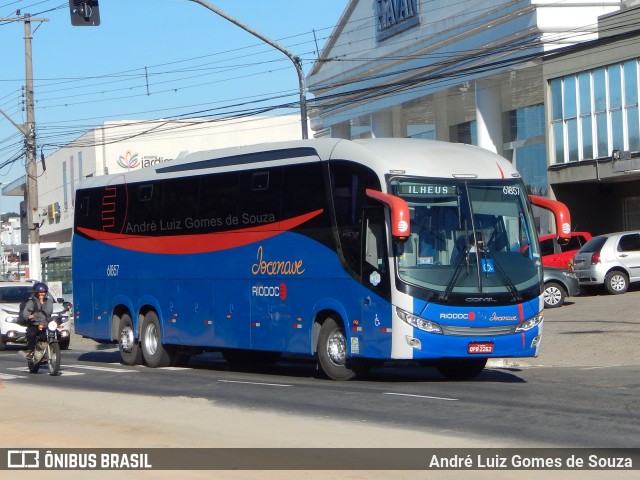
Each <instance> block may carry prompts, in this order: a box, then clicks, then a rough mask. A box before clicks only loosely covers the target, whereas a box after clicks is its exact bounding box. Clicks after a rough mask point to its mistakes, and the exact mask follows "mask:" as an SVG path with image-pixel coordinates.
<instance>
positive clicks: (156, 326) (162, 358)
mask: <svg viewBox="0 0 640 480" xmlns="http://www.w3.org/2000/svg"><path fill="white" fill-rule="evenodd" d="M141 341H142V357H143V358H144V362H145V364H146V365H147V366H148V367H151V368H158V367H168V366H169V365H171V362H172V360H173V356H172V355H171V348H168V347H166V346H164V345H162V335H161V334H160V321H159V320H158V315H157V314H156V312H153V311H151V312H149V313H147V314H146V315H145V316H144V321H143V322H142V331H141Z"/></svg>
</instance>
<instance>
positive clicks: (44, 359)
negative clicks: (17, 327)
mask: <svg viewBox="0 0 640 480" xmlns="http://www.w3.org/2000/svg"><path fill="white" fill-rule="evenodd" d="M59 335H60V332H59V331H58V322H57V321H56V320H55V319H54V320H50V321H49V322H48V323H47V324H46V325H43V324H41V325H38V336H37V340H36V348H35V350H34V352H33V357H32V358H27V365H28V367H29V371H30V372H31V373H38V370H40V367H41V366H44V365H47V366H48V367H49V375H51V376H56V375H58V373H59V372H60V344H59V343H58V340H59V338H58V337H59ZM21 353H23V352H21ZM25 356H26V354H25Z"/></svg>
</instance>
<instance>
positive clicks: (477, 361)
mask: <svg viewBox="0 0 640 480" xmlns="http://www.w3.org/2000/svg"><path fill="white" fill-rule="evenodd" d="M486 365H487V359H486V358H454V359H450V360H442V361H441V362H439V363H438V364H437V365H436V369H437V370H438V372H439V373H440V375H442V376H443V377H444V378H446V379H447V380H470V379H472V378H473V377H476V376H478V375H480V373H481V372H482V370H484V367H485V366H486Z"/></svg>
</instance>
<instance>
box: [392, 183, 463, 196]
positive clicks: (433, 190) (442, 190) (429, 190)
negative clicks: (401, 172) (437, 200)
mask: <svg viewBox="0 0 640 480" xmlns="http://www.w3.org/2000/svg"><path fill="white" fill-rule="evenodd" d="M399 193H400V195H421V196H429V197H439V196H443V197H446V196H451V195H456V194H457V190H456V186H455V185H445V184H442V183H434V184H428V183H405V184H403V185H400V191H399Z"/></svg>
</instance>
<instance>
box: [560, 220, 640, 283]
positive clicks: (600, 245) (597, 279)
mask: <svg viewBox="0 0 640 480" xmlns="http://www.w3.org/2000/svg"><path fill="white" fill-rule="evenodd" d="M573 269H574V271H575V273H576V275H577V276H578V279H579V280H580V285H604V287H605V288H606V289H607V291H608V292H609V293H612V294H620V293H624V292H626V291H627V289H628V288H629V283H631V282H638V281H640V231H638V230H636V231H629V232H618V233H607V234H605V235H598V236H597V237H593V238H592V239H591V240H589V241H588V242H587V243H585V244H584V245H583V247H582V248H581V249H580V251H578V253H577V254H576V256H575V257H573Z"/></svg>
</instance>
